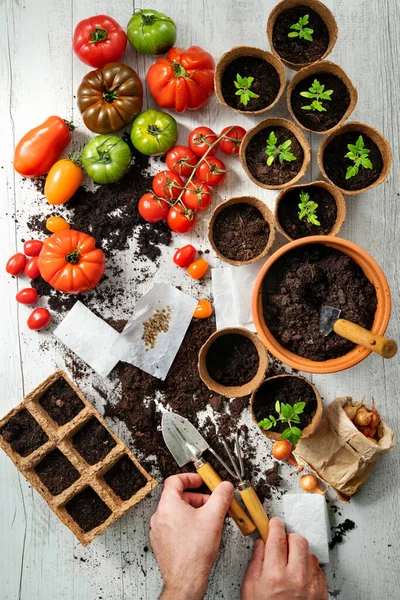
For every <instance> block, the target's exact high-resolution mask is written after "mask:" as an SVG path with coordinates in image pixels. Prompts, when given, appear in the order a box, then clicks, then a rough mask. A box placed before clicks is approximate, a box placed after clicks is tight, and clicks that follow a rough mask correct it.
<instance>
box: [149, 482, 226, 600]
mask: <svg viewBox="0 0 400 600" xmlns="http://www.w3.org/2000/svg"><path fill="white" fill-rule="evenodd" d="M202 483H203V482H202V479H201V477H200V476H199V475H197V474H196V473H183V474H181V475H174V476H172V477H168V479H166V480H165V483H164V489H163V492H162V494H161V499H160V502H159V505H158V508H157V510H156V512H155V513H154V515H153V516H152V518H151V521H150V542H151V545H152V548H153V550H154V554H155V556H156V559H157V562H158V565H159V567H160V571H161V575H162V578H163V581H164V592H163V594H162V596H161V598H162V600H201V599H202V598H203V597H204V595H205V593H206V590H207V585H208V577H209V575H210V572H211V569H212V566H213V564H214V562H215V559H216V558H217V554H218V548H219V545H220V542H221V536H222V528H223V524H224V519H225V515H226V513H227V511H228V509H229V507H230V505H231V503H232V498H233V485H232V484H231V483H229V482H228V481H223V482H222V483H220V484H219V485H218V486H217V488H216V489H215V490H214V492H213V493H212V494H211V496H209V495H208V494H199V493H197V492H191V491H186V490H191V489H194V488H198V487H200V486H201V485H202Z"/></svg>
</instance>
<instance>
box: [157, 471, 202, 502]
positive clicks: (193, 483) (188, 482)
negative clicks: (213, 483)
mask: <svg viewBox="0 0 400 600" xmlns="http://www.w3.org/2000/svg"><path fill="white" fill-rule="evenodd" d="M202 484H203V481H202V479H201V477H200V475H197V473H180V474H179V475H172V476H171V477H168V479H166V480H165V481H164V488H163V493H162V496H161V499H162V497H163V496H164V497H168V496H171V495H174V496H176V495H178V496H182V494H183V492H184V491H185V490H190V489H195V488H198V487H200V486H201V485H202Z"/></svg>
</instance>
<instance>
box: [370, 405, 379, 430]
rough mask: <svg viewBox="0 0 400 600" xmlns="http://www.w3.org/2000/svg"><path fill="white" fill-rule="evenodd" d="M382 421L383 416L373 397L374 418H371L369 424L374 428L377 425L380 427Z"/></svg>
mask: <svg viewBox="0 0 400 600" xmlns="http://www.w3.org/2000/svg"><path fill="white" fill-rule="evenodd" d="M380 422H381V416H380V414H379V413H378V411H377V410H376V404H375V400H374V399H372V418H371V421H370V424H369V426H370V427H372V428H373V429H374V428H375V427H378V425H379V423H380Z"/></svg>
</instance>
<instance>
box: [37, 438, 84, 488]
mask: <svg viewBox="0 0 400 600" xmlns="http://www.w3.org/2000/svg"><path fill="white" fill-rule="evenodd" d="M35 471H36V473H37V475H38V477H39V479H40V481H42V482H43V483H44V485H45V486H46V487H47V489H48V490H49V492H50V494H53V496H58V494H61V492H63V491H64V490H66V489H67V488H69V487H70V486H71V485H72V484H73V483H74V482H75V481H77V479H79V477H80V474H79V471H77V470H76V469H75V467H74V465H73V464H72V463H71V462H70V461H69V460H68V458H67V457H66V456H64V454H63V453H62V452H60V450H59V449H58V448H56V449H55V450H53V452H50V454H47V456H45V457H44V459H43V460H41V461H40V463H39V464H38V465H37V466H36V467H35Z"/></svg>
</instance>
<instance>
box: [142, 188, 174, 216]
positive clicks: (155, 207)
mask: <svg viewBox="0 0 400 600" xmlns="http://www.w3.org/2000/svg"><path fill="white" fill-rule="evenodd" d="M138 211H139V214H140V216H141V217H142V218H143V219H144V220H145V221H147V222H148V223H159V221H162V220H163V219H165V217H166V216H167V214H168V211H169V206H168V204H167V203H166V202H164V200H160V199H159V198H157V197H156V196H155V195H154V194H152V193H151V192H148V193H147V194H144V195H143V196H142V197H141V198H140V200H139V204H138Z"/></svg>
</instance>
